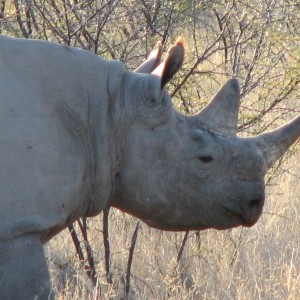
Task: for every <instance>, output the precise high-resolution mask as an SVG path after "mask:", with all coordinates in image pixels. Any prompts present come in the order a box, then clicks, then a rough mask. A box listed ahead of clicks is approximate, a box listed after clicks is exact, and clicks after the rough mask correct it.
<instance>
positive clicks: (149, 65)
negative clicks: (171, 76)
mask: <svg viewBox="0 0 300 300" xmlns="http://www.w3.org/2000/svg"><path fill="white" fill-rule="evenodd" d="M161 55H162V43H161V42H160V41H159V42H158V43H157V44H156V46H155V48H154V49H153V50H152V51H151V53H150V54H149V56H148V59H147V60H146V61H145V62H144V63H143V64H141V65H140V66H139V67H138V68H136V69H135V70H134V72H136V73H145V74H150V73H151V72H152V71H153V70H154V69H155V68H156V67H157V66H158V65H159V63H160V59H161Z"/></svg>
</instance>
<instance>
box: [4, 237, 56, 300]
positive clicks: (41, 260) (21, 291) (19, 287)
mask: <svg viewBox="0 0 300 300" xmlns="http://www.w3.org/2000/svg"><path fill="white" fill-rule="evenodd" d="M53 297H54V296H53V293H52V292H51V286H50V279H49V272H48V268H47V262H46V259H45V255H44V250H43V246H42V243H41V241H40V239H39V236H38V235H37V234H26V235H23V236H21V237H18V238H14V239H12V240H5V241H3V240H1V239H0V299H14V300H17V299H20V300H21V299H39V300H40V299H53Z"/></svg>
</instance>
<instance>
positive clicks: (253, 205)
mask: <svg viewBox="0 0 300 300" xmlns="http://www.w3.org/2000/svg"><path fill="white" fill-rule="evenodd" d="M261 203H262V200H261V199H253V200H251V201H250V202H249V203H248V205H249V208H250V209H251V208H258V207H260V206H261Z"/></svg>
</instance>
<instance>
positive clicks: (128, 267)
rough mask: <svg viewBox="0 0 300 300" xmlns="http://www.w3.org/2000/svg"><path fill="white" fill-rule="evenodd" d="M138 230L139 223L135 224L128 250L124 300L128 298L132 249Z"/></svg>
mask: <svg viewBox="0 0 300 300" xmlns="http://www.w3.org/2000/svg"><path fill="white" fill-rule="evenodd" d="M139 228H140V222H137V223H136V226H135V230H134V232H133V235H132V239H131V245H130V249H129V256H128V263H127V271H126V284H125V299H128V296H129V290H130V271H131V265H132V259H133V253H134V248H135V243H136V240H137V235H138V231H139Z"/></svg>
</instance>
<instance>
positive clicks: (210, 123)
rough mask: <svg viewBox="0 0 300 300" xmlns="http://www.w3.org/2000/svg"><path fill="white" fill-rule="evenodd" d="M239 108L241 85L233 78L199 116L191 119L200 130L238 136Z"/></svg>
mask: <svg viewBox="0 0 300 300" xmlns="http://www.w3.org/2000/svg"><path fill="white" fill-rule="evenodd" d="M239 107H240V85H239V82H238V80H237V79H235V78H233V79H230V80H228V81H227V83H226V84H225V85H224V86H223V87H222V88H221V90H220V91H219V92H218V93H217V94H216V96H215V97H214V98H213V99H212V101H211V102H210V103H209V104H208V105H207V106H206V107H204V108H203V110H202V111H201V112H200V113H199V114H198V115H195V116H193V117H191V121H192V122H193V124H194V125H195V126H196V127H198V128H204V129H206V130H209V131H212V132H214V133H218V134H222V135H225V136H236V131H237V119H238V111H239Z"/></svg>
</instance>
